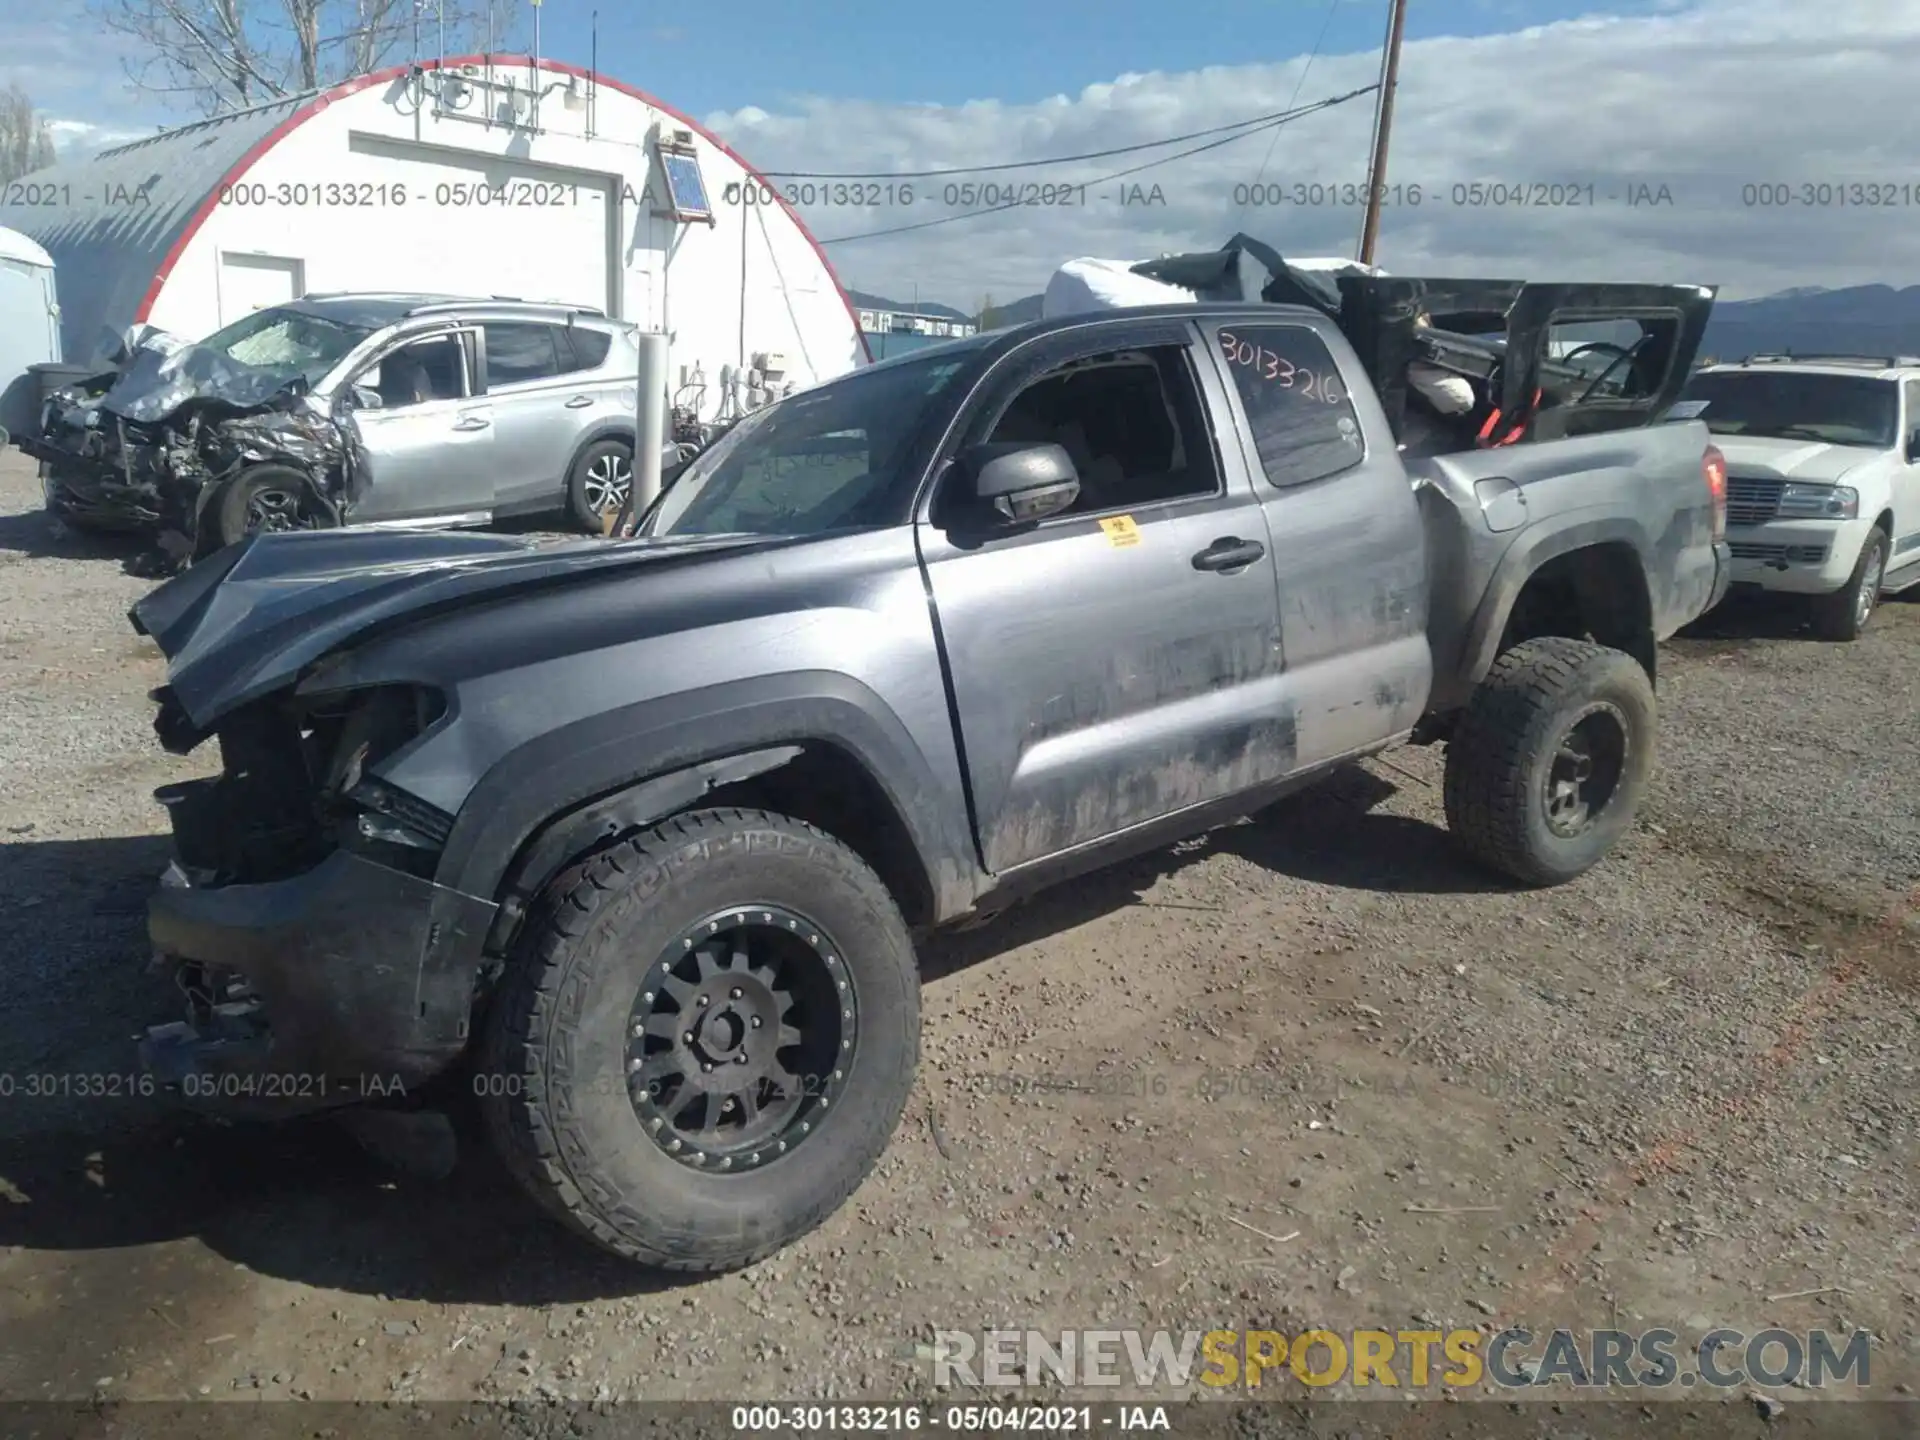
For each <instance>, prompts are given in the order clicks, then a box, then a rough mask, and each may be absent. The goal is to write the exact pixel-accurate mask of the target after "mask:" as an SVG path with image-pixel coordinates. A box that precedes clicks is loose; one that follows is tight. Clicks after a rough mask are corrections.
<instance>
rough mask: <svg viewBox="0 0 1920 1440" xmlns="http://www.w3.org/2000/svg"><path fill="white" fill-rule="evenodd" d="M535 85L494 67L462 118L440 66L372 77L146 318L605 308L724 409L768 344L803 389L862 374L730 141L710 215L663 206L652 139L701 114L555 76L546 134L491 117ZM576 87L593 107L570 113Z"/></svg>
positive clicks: (298, 134)
mask: <svg viewBox="0 0 1920 1440" xmlns="http://www.w3.org/2000/svg"><path fill="white" fill-rule="evenodd" d="M532 73H533V72H531V71H530V70H529V68H528V67H527V66H526V65H525V64H524V63H522V64H519V65H511V66H509V65H500V64H497V65H496V66H495V67H494V69H493V71H492V76H493V79H494V81H495V82H496V83H495V84H494V85H492V86H489V85H487V84H484V83H479V82H483V81H485V80H486V78H487V72H486V71H485V70H484V69H482V70H480V71H479V72H478V73H477V74H476V75H474V76H472V77H468V79H469V84H470V90H469V94H468V98H467V103H466V105H465V106H464V108H462V109H461V110H459V111H458V112H456V113H455V114H436V113H435V111H436V103H435V100H434V97H433V94H432V93H431V90H430V89H427V88H425V87H431V86H432V85H433V84H434V82H435V80H436V78H437V77H436V76H435V74H434V73H433V72H431V71H429V72H428V73H427V74H426V75H425V76H424V77H415V78H413V79H409V78H407V77H404V76H401V77H391V78H387V79H384V80H381V79H379V77H375V78H376V81H377V82H378V83H374V84H371V85H367V86H366V87H365V88H362V89H360V90H358V91H356V92H354V93H351V94H346V95H344V96H340V97H338V98H335V99H333V100H332V101H331V102H330V103H328V104H326V105H325V107H324V108H322V109H320V110H319V111H318V113H315V114H313V115H311V116H310V117H309V118H307V119H305V120H303V121H300V122H299V123H296V124H294V125H292V126H291V127H290V128H289V129H287V130H286V131H285V132H284V133H283V134H281V135H280V136H279V137H278V138H277V139H275V140H274V141H273V142H272V143H271V144H269V145H267V146H266V147H265V148H264V150H263V151H262V153H261V154H260V155H259V156H258V157H257V158H256V159H255V160H254V162H253V163H252V165H251V166H249V167H247V168H246V169H245V171H244V173H243V174H242V175H240V176H239V177H238V178H237V179H236V180H235V181H234V183H232V184H231V185H229V186H228V187H226V190H225V193H223V194H222V195H221V196H218V197H216V200H215V204H214V205H213V207H212V210H211V213H210V214H209V215H208V217H207V219H206V220H205V222H204V223H203V224H202V225H201V226H200V228H199V230H198V231H197V232H196V233H195V234H194V235H193V236H192V237H191V238H190V239H189V240H188V241H187V243H186V245H185V246H184V248H183V249H182V250H181V252H180V253H179V255H178V256H177V257H176V259H175V262H174V264H173V266H172V268H171V270H170V271H169V272H168V274H167V277H166V280H165V282H164V284H163V286H162V287H161V290H160V293H159V296H158V298H157V299H156V300H155V303H154V305H153V308H152V311H151V313H150V315H149V319H150V321H151V323H153V324H155V325H158V326H160V327H162V328H163V329H167V330H173V331H177V332H179V333H181V334H185V335H191V336H198V335H202V334H206V333H208V332H210V331H212V330H214V329H216V328H218V326H220V325H221V324H223V323H226V322H228V321H231V320H233V319H236V318H238V316H239V315H240V314H243V313H245V312H246V311H247V310H248V309H251V308H254V307H255V306H257V305H259V304H266V303H272V302H273V301H274V300H275V299H278V298H281V297H282V296H283V295H284V294H286V293H290V292H293V291H296V290H301V289H304V290H308V291H330V290H421V291H428V292H441V293H453V294H463V295H464V294H478V295H513V296H518V297H520V298H523V299H529V300H532V299H552V300H563V301H567V302H571V303H577V304H586V305H596V306H603V307H606V308H609V309H610V310H612V311H613V312H614V313H616V314H618V315H620V316H622V317H623V318H625V319H628V320H631V321H634V322H635V323H637V324H639V325H640V326H641V327H642V328H643V329H659V328H666V329H668V330H670V331H671V332H672V334H673V337H674V338H673V348H672V368H673V371H674V374H675V376H676V383H677V377H678V376H679V375H680V374H681V373H682V370H683V367H685V368H687V369H690V368H691V367H692V366H693V365H695V364H696V363H697V364H698V365H699V366H700V367H701V369H702V370H703V371H704V374H705V378H706V380H707V382H708V388H707V391H706V395H705V403H704V404H703V405H702V406H701V409H702V412H703V413H705V414H708V415H710V414H711V413H712V411H713V409H714V408H715V407H716V406H717V404H718V403H719V399H720V387H719V383H718V382H719V371H720V367H721V366H723V365H742V364H751V363H752V359H753V356H754V355H755V354H756V353H761V352H778V353H781V354H783V355H784V356H785V359H786V366H787V369H786V374H787V377H788V378H789V379H792V380H793V381H795V382H796V383H797V384H799V385H802V386H804V385H808V384H813V383H817V382H818V381H821V380H827V379H831V378H832V377H833V376H835V375H839V374H843V373H845V372H846V371H847V370H849V369H852V368H853V367H854V366H855V365H857V364H860V363H862V361H863V360H864V357H865V351H864V349H863V346H862V343H861V340H860V335H859V328H858V325H857V323H856V321H855V318H854V316H853V314H852V312H851V311H850V310H849V308H848V306H847V304H846V301H845V299H844V297H843V296H842V295H841V293H840V291H839V288H838V286H837V285H836V284H835V283H834V279H833V277H832V275H831V273H830V272H829V270H828V269H827V267H826V264H825V263H824V261H823V260H822V259H821V257H820V254H819V252H818V251H816V249H815V248H814V246H813V244H812V242H811V241H810V240H809V239H808V237H807V235H806V233H805V232H804V231H803V230H802V229H801V228H800V226H799V225H798V224H797V223H796V222H795V221H794V220H793V219H792V217H791V216H789V215H788V214H787V213H786V212H785V211H784V210H782V209H780V208H778V207H777V206H775V207H766V206H753V205H743V204H741V203H740V201H739V199H738V198H737V197H738V196H739V195H741V194H742V193H747V194H749V195H751V194H753V193H756V192H758V191H759V190H760V189H761V187H758V186H755V185H753V184H752V183H750V182H751V172H749V171H748V170H747V169H746V168H745V167H744V166H743V165H742V164H741V163H740V162H738V161H736V160H734V159H733V158H732V157H731V156H729V155H728V154H727V153H726V151H725V150H724V149H722V148H721V147H720V146H719V145H718V144H716V143H714V142H713V141H711V140H709V139H707V138H706V137H704V136H703V135H701V134H700V133H699V132H698V131H697V130H695V131H694V138H693V144H694V146H695V149H696V150H697V152H698V155H699V159H700V166H701V171H702V173H703V175H704V177H705V180H706V184H707V189H708V195H709V199H710V201H711V203H712V206H713V212H714V219H715V223H714V224H713V225H711V226H709V225H706V224H702V223H693V224H681V223H675V222H673V221H672V220H670V219H668V218H666V217H663V216H658V215H656V214H654V213H653V212H654V210H655V208H656V206H659V207H664V206H665V205H666V204H667V195H666V186H665V181H664V177H663V175H662V172H661V170H660V168H659V165H658V163H657V161H656V159H655V156H654V153H653V148H652V143H651V137H652V135H653V134H654V132H655V131H656V129H658V130H659V131H660V132H661V133H663V134H670V133H672V132H674V131H679V130H691V129H693V127H692V126H691V125H690V124H689V123H688V122H686V121H683V120H678V119H676V118H675V117H673V116H672V115H671V114H668V113H666V112H664V111H661V110H658V109H656V108H654V107H653V106H651V105H649V104H647V103H645V102H644V101H642V100H641V99H639V98H638V97H636V96H634V95H631V94H628V93H625V92H623V91H621V90H617V89H615V88H614V87H613V86H611V85H609V84H607V83H605V82H604V81H602V82H601V83H600V84H599V85H598V86H597V87H594V88H595V90H596V91H597V94H595V95H594V97H593V98H592V100H591V101H590V102H589V101H588V99H587V94H588V85H587V81H586V80H585V79H584V78H579V77H577V76H570V75H569V73H568V72H567V71H566V70H564V69H562V68H559V67H553V68H546V67H543V68H542V70H541V71H540V72H539V81H540V88H541V90H542V91H543V93H542V94H541V97H540V100H539V112H538V120H539V125H540V131H539V133H534V132H532V131H530V130H529V129H527V128H525V127H524V126H515V125H507V124H494V125H492V126H491V127H489V126H488V125H486V124H484V123H482V121H481V117H483V116H484V115H486V114H487V113H488V110H489V108H491V109H492V110H493V111H494V112H496V113H498V114H501V115H503V116H504V114H506V113H507V112H506V110H505V108H504V107H505V106H507V105H508V104H509V103H510V101H509V95H510V94H512V95H514V96H517V99H518V103H519V105H520V107H521V108H520V113H521V114H522V115H524V114H525V113H526V107H527V105H528V91H529V89H530V86H529V83H528V82H529V78H530V76H531V74H532ZM508 80H511V82H512V91H511V92H510V91H509V90H508V89H507V87H506V82H507V81H508ZM570 80H572V81H573V83H574V87H575V89H576V92H577V93H578V95H579V96H580V97H581V103H580V104H579V105H578V106H570V105H568V104H567V103H566V101H565V94H566V87H567V85H568V83H569V81H570ZM489 100H490V101H491V107H489ZM589 122H591V129H592V133H591V134H590V133H589ZM743 182H748V183H743ZM743 276H744V285H743ZM743 316H744V321H743ZM684 398H687V399H692V398H693V397H692V396H687V397H684Z"/></svg>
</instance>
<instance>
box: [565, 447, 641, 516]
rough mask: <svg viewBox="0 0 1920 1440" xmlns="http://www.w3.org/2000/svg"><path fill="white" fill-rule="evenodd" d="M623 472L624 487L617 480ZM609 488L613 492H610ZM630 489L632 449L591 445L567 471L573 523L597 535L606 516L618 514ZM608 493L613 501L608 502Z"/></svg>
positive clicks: (568, 497) (576, 458) (631, 487)
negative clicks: (624, 478)
mask: <svg viewBox="0 0 1920 1440" xmlns="http://www.w3.org/2000/svg"><path fill="white" fill-rule="evenodd" d="M623 471H624V473H625V475H626V481H625V483H624V485H622V484H621V482H620V479H619V476H620V474H621V472H623ZM609 486H611V487H614V488H613V489H612V490H611V491H609V489H608V487H609ZM632 489H633V447H632V446H631V445H629V444H627V442H626V441H624V440H596V441H594V442H593V444H591V445H589V446H587V448H586V449H584V450H582V451H581V452H580V453H579V455H577V456H576V457H575V458H574V462H573V468H572V469H570V470H569V471H567V509H568V510H569V511H570V512H571V513H572V515H573V523H574V524H576V525H578V526H579V527H580V528H581V529H582V530H586V531H588V532H590V533H592V534H594V535H598V534H600V533H601V531H602V530H603V529H604V528H605V524H606V518H607V516H608V515H612V514H618V513H619V512H620V509H621V506H622V505H623V504H624V502H625V500H626V497H627V495H629V494H630V493H631V492H632ZM610 493H611V494H612V495H614V496H615V497H616V498H614V499H612V500H611V501H608V500H607V498H606V497H607V496H608V495H609V494H610ZM596 497H597V499H596ZM597 502H598V503H597Z"/></svg>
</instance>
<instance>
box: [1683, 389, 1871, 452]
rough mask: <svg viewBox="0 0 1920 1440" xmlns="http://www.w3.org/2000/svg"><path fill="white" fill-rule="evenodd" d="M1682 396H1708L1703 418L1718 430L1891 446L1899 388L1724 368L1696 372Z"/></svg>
mask: <svg viewBox="0 0 1920 1440" xmlns="http://www.w3.org/2000/svg"><path fill="white" fill-rule="evenodd" d="M1680 398H1681V400H1682V401H1683V402H1685V401H1688V400H1693V401H1704V402H1705V404H1706V408H1705V410H1703V411H1702V412H1701V413H1700V418H1701V419H1702V420H1705V421H1706V422H1707V428H1708V429H1709V430H1711V431H1713V433H1714V434H1716V435H1762V436H1769V437H1772V438H1776V439H1781V440H1820V441H1825V442H1826V443H1828V444H1831V445H1870V446H1872V447H1874V448H1875V449H1886V448H1889V447H1891V446H1892V444H1893V438H1894V431H1895V429H1896V428H1897V422H1898V419H1899V409H1900V405H1899V393H1898V391H1896V390H1895V389H1894V386H1893V382H1892V381H1891V380H1874V379H1869V378H1867V377H1865V376H1859V375H1815V374H1808V373H1806V372H1804V371H1802V372H1799V373H1792V372H1780V371H1774V372H1771V373H1769V372H1767V371H1762V370H1722V371H1717V372H1711V373H1708V374H1704V375H1696V376H1694V377H1693V379H1691V380H1689V381H1688V382H1687V388H1686V389H1685V390H1684V391H1683V392H1681V396H1680Z"/></svg>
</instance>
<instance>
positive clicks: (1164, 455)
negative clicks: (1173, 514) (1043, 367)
mask: <svg viewBox="0 0 1920 1440" xmlns="http://www.w3.org/2000/svg"><path fill="white" fill-rule="evenodd" d="M988 439H989V442H990V443H995V444H1008V443H1024V444H1034V445H1039V444H1053V445H1058V446H1060V447H1061V448H1062V449H1064V450H1065V451H1066V452H1067V455H1068V457H1069V458H1070V459H1072V461H1073V467H1074V470H1075V472H1076V473H1077V474H1078V476H1079V479H1080V495H1079V498H1078V499H1077V500H1075V501H1074V503H1073V504H1072V505H1071V506H1069V507H1068V508H1067V509H1066V510H1064V511H1062V512H1061V514H1063V515H1094V514H1100V513H1102V512H1104V511H1109V510H1127V509H1136V508H1139V507H1141V506H1146V505H1153V504H1158V503H1164V502H1166V501H1171V500H1181V499H1186V498H1188V497H1191V496H1196V495H1210V494H1212V493H1213V492H1214V491H1215V490H1217V489H1218V488H1219V480H1218V477H1217V476H1216V474H1215V472H1214V466H1213V450H1212V447H1211V445H1210V444H1209V443H1208V441H1207V435H1206V430H1205V427H1204V424H1203V423H1202V420H1201V411H1200V401H1199V393H1198V391H1197V390H1196V389H1195V386H1194V381H1193V377H1192V374H1191V371H1190V369H1189V368H1188V362H1187V356H1186V351H1185V348H1184V347H1177V346H1159V347H1154V348H1151V349H1141V350H1124V351H1112V352H1109V353H1107V354H1102V355H1091V356H1088V357H1086V358H1084V359H1080V360H1075V361H1073V362H1071V363H1070V364H1067V365H1065V366H1062V367H1060V368H1059V369H1057V370H1053V371H1049V372H1047V373H1046V374H1043V375H1040V376H1039V377H1037V378H1036V379H1034V380H1032V381H1031V382H1030V383H1028V384H1027V385H1026V386H1025V387H1024V388H1022V389H1021V390H1020V391H1019V393H1018V394H1016V395H1015V396H1014V397H1013V399H1012V401H1011V402H1010V403H1009V404H1008V405H1007V407H1006V409H1005V410H1003V411H1002V412H1001V413H1000V417H999V419H998V420H997V421H996V422H995V423H994V427H993V430H992V433H991V434H990V436H989V437H988Z"/></svg>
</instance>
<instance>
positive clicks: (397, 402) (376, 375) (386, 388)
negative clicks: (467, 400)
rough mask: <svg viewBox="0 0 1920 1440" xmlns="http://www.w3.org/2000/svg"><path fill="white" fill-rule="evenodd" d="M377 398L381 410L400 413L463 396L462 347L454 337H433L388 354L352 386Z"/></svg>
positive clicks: (463, 349)
mask: <svg viewBox="0 0 1920 1440" xmlns="http://www.w3.org/2000/svg"><path fill="white" fill-rule="evenodd" d="M353 383H354V386H355V388H357V389H361V390H371V391H373V392H374V393H376V394H377V395H379V397H380V408H381V409H382V410H404V409H406V408H408V407H409V406H413V405H424V404H427V403H429V402H431V401H434V400H459V399H462V398H464V397H465V395H466V393H467V384H466V355H465V347H464V346H462V344H461V343H460V337H459V336H458V335H435V336H433V337H431V338H429V339H426V340H416V341H414V342H413V343H412V344H410V345H402V346H400V347H399V348H398V349H397V350H389V351H388V352H387V353H386V354H385V355H383V356H381V357H380V358H379V359H378V360H377V361H375V362H374V363H373V365H372V366H370V367H369V368H368V369H366V370H363V371H361V373H360V375H359V377H358V378H357V379H355V381H354V382H353Z"/></svg>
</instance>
